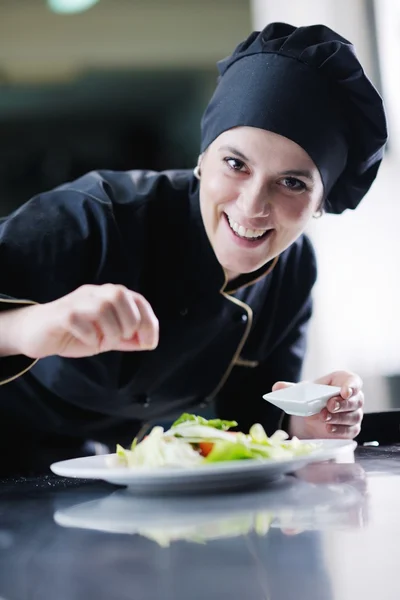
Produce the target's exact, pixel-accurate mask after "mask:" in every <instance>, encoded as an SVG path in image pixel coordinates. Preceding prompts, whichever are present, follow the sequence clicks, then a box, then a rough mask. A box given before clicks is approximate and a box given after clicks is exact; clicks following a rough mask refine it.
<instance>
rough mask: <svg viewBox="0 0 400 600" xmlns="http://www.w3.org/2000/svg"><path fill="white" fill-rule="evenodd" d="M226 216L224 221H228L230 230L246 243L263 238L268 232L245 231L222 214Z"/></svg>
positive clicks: (267, 230)
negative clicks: (246, 241)
mask: <svg viewBox="0 0 400 600" xmlns="http://www.w3.org/2000/svg"><path fill="white" fill-rule="evenodd" d="M224 214H225V216H226V220H227V221H228V224H229V227H230V228H231V229H232V231H233V233H234V234H235V235H237V236H238V237H239V238H242V239H243V240H248V241H258V240H260V239H261V238H263V237H265V236H266V235H267V233H268V232H269V231H270V230H269V229H246V228H245V227H243V225H240V224H239V223H237V222H236V221H234V220H233V219H231V218H230V216H229V215H227V214H226V213H224Z"/></svg>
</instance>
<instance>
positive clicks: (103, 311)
mask: <svg viewBox="0 0 400 600" xmlns="http://www.w3.org/2000/svg"><path fill="white" fill-rule="evenodd" d="M10 312H11V311H10ZM12 313H13V322H14V326H13V327H11V329H10V330H9V332H10V333H11V332H12V335H13V337H14V339H13V340H9V344H10V343H12V346H13V347H14V348H16V351H17V353H19V354H24V355H25V356H29V357H30V358H43V357H45V356H51V355H58V356H65V357H70V358H79V357H83V356H93V355H95V354H99V353H101V352H108V351H110V350H120V351H134V350H153V349H154V348H156V346H157V345H158V336H159V325H158V320H157V317H156V316H155V314H154V312H153V309H152V308H151V306H150V304H149V303H148V302H147V300H146V299H145V298H144V297H143V296H141V295H140V294H137V293H136V292H132V291H131V290H129V289H127V288H126V287H124V286H122V285H113V284H106V285H83V286H82V287H80V288H78V289H76V290H75V291H73V292H71V293H70V294H68V295H67V296H63V297H62V298H59V299H58V300H54V301H53V302H49V303H47V304H35V305H32V306H27V307H24V308H19V309H17V310H13V311H12ZM3 316H5V315H4V314H3Z"/></svg>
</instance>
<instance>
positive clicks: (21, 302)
mask: <svg viewBox="0 0 400 600" xmlns="http://www.w3.org/2000/svg"><path fill="white" fill-rule="evenodd" d="M96 210H97V208H96V206H94V203H93V200H92V199H91V198H89V197H87V196H85V195H84V194H82V193H80V192H77V191H74V190H68V189H66V190H55V191H53V192H49V193H46V194H43V195H40V196H36V197H35V198H33V199H31V200H30V201H29V202H27V203H26V204H25V205H23V206H22V207H21V208H19V209H18V210H17V211H15V212H14V213H12V214H11V215H10V216H8V217H6V218H5V219H2V220H1V221H0V310H1V311H5V310H10V309H15V308H20V307H22V306H27V305H30V304H35V303H46V302H51V301H52V300H55V299H57V298H60V297H62V296H64V295H65V294H68V293H69V292H71V291H73V290H74V289H76V288H77V287H79V286H80V285H82V284H83V283H89V282H90V279H91V277H93V274H94V273H95V272H96V267H97V263H98V260H99V259H98V257H99V256H100V255H101V246H102V243H103V240H102V239H101V238H102V235H101V233H100V231H101V228H100V227H99V226H98V224H99V219H100V216H99V215H96ZM0 335H1V331H0ZM35 362H36V361H35V360H33V359H31V358H28V357H26V356H9V357H1V358H0V384H1V383H7V382H8V381H11V380H12V379H14V378H16V377H18V376H19V375H21V374H23V373H24V372H26V371H27V370H29V369H30V367H32V366H33V364H34V363H35Z"/></svg>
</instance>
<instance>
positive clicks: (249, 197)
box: [236, 185, 271, 218]
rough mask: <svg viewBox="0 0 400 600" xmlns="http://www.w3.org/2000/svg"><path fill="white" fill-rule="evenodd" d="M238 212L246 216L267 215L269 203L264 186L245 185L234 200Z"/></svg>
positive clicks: (269, 212) (269, 207)
mask: <svg viewBox="0 0 400 600" xmlns="http://www.w3.org/2000/svg"><path fill="white" fill-rule="evenodd" d="M236 205H237V207H238V208H239V210H240V212H241V213H242V214H243V215H244V216H246V217H249V218H251V217H253V218H254V217H268V216H269V215H270V214H271V205H270V203H269V199H268V194H267V192H266V190H265V188H263V187H261V186H255V185H253V186H250V185H249V186H245V187H244V188H243V189H242V190H241V193H240V196H239V197H238V199H237V201H236Z"/></svg>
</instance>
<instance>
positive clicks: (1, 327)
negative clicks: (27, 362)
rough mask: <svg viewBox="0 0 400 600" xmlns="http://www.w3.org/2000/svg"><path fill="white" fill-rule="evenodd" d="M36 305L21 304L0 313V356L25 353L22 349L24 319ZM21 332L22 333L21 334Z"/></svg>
mask: <svg viewBox="0 0 400 600" xmlns="http://www.w3.org/2000/svg"><path fill="white" fill-rule="evenodd" d="M35 308H36V305H22V306H21V307H20V308H12V309H10V310H6V311H4V312H1V313H0V332H1V334H0V356H16V355H18V354H26V352H25V351H24V343H23V338H24V336H23V332H24V331H25V330H26V326H25V325H24V321H25V319H26V318H27V317H29V318H31V312H32V310H33V309H35ZM21 334H22V335H21Z"/></svg>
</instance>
